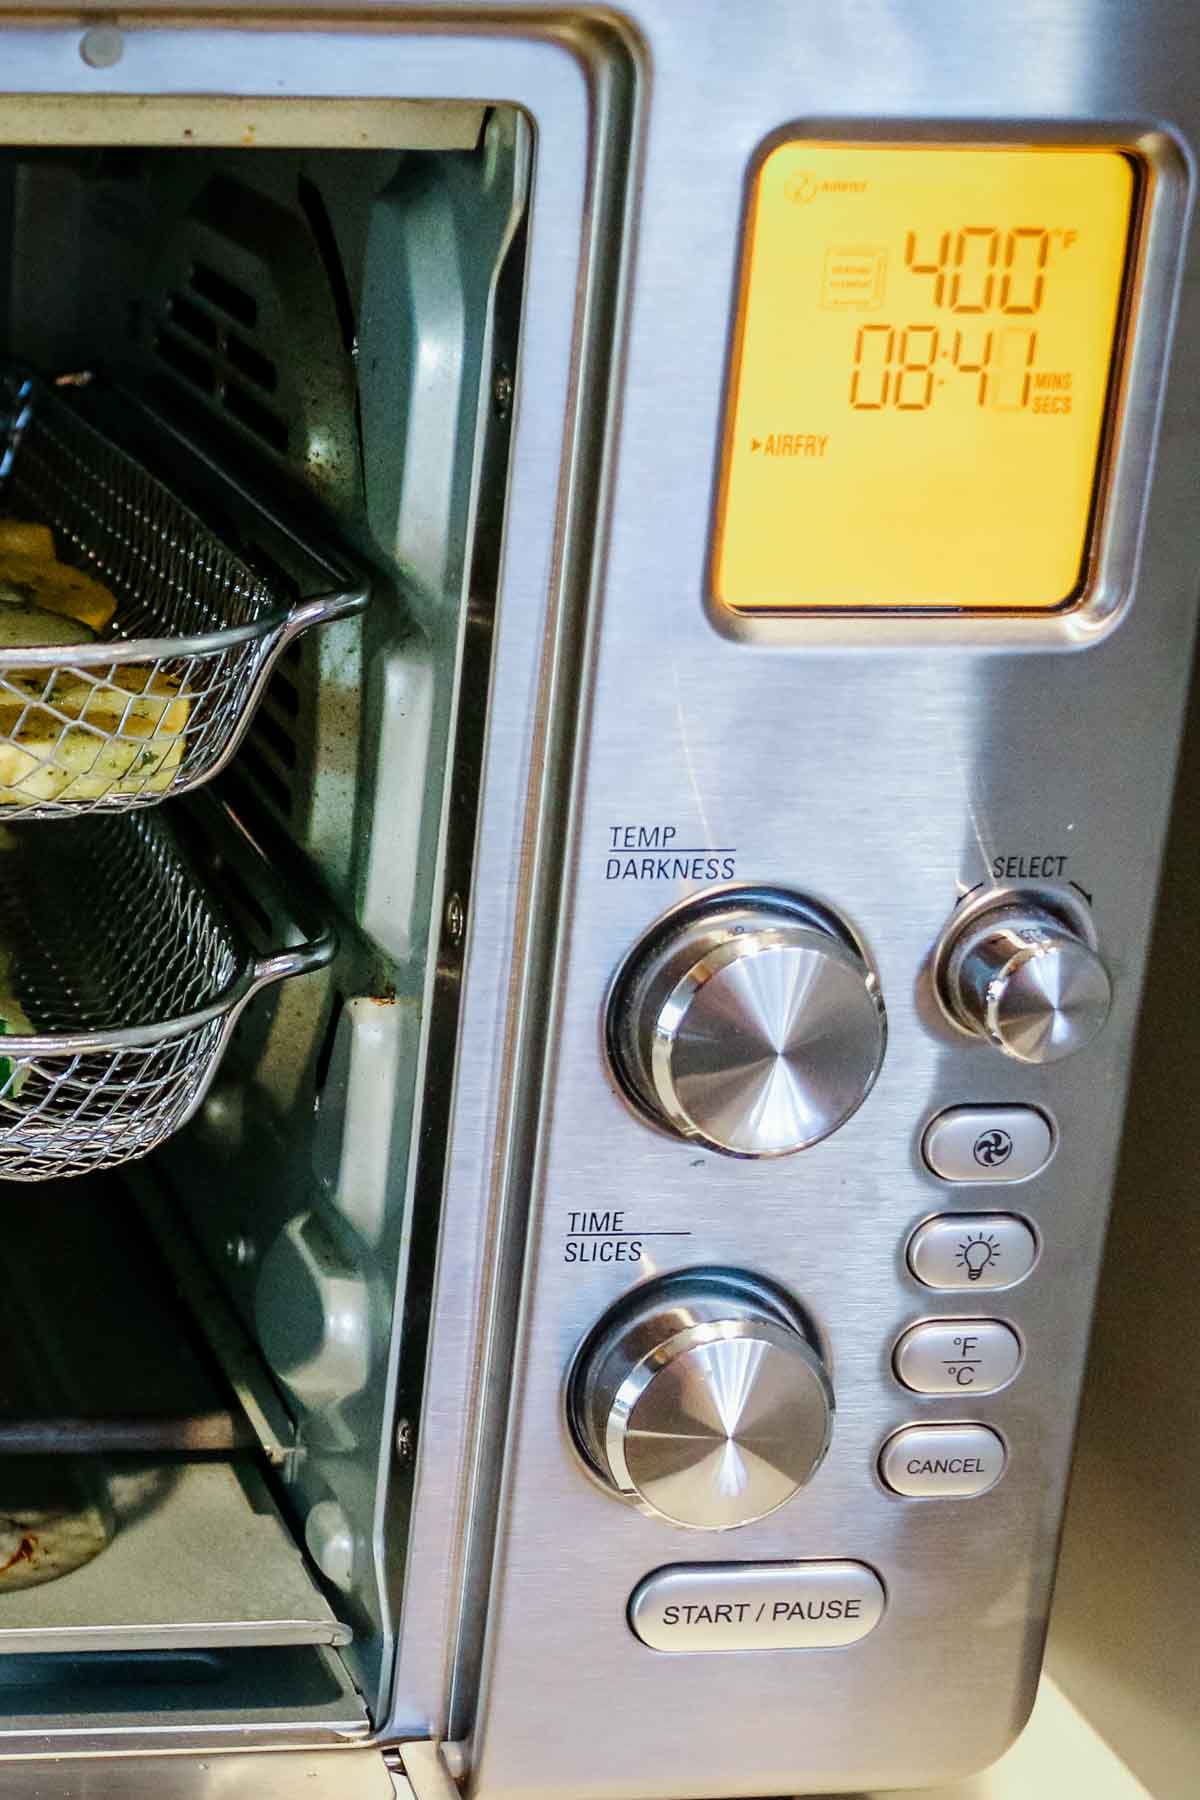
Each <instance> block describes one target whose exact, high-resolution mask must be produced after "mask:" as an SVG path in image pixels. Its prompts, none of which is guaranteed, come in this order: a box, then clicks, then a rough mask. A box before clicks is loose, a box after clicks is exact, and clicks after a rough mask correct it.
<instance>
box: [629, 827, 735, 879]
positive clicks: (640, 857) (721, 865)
mask: <svg viewBox="0 0 1200 1800" xmlns="http://www.w3.org/2000/svg"><path fill="white" fill-rule="evenodd" d="M678 839H679V828H678V826H675V825H610V826H609V828H608V846H607V851H606V855H605V860H604V879H605V880H606V881H732V880H733V878H734V875H735V874H736V872H737V851H736V850H735V849H733V848H732V846H730V845H729V844H717V845H706V844H699V845H697V844H680V843H679V841H678Z"/></svg>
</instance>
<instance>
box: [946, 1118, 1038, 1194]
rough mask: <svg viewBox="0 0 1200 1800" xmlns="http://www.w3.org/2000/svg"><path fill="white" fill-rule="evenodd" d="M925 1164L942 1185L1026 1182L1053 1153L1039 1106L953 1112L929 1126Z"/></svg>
mask: <svg viewBox="0 0 1200 1800" xmlns="http://www.w3.org/2000/svg"><path fill="white" fill-rule="evenodd" d="M921 1147H922V1150H923V1152H924V1155H925V1161H926V1162H927V1163H928V1165H929V1167H930V1168H931V1169H932V1171H933V1173H934V1174H935V1175H939V1176H940V1177H941V1179H942V1180H943V1181H979V1182H982V1181H1027V1180H1028V1179H1029V1177H1030V1176H1031V1175H1036V1174H1037V1172H1038V1170H1039V1169H1044V1168H1045V1166H1046V1164H1047V1163H1048V1162H1049V1160H1050V1153H1051V1151H1052V1150H1053V1148H1054V1134H1053V1132H1052V1131H1051V1129H1050V1122H1049V1120H1048V1119H1047V1118H1046V1116H1045V1114H1044V1113H1041V1112H1039V1111H1038V1109H1037V1107H1036V1106H951V1107H949V1108H948V1109H947V1111H945V1112H943V1113H939V1114H938V1116H937V1118H936V1119H934V1120H933V1122H932V1123H931V1124H930V1125H929V1126H928V1128H927V1130H926V1132H925V1138H924V1141H923V1143H922V1146H921Z"/></svg>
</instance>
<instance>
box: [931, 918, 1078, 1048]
mask: <svg viewBox="0 0 1200 1800" xmlns="http://www.w3.org/2000/svg"><path fill="white" fill-rule="evenodd" d="M944 983H945V986H944V990H943V998H944V1000H945V1003H946V1005H947V1006H948V1008H949V1010H950V1012H951V1014H952V1015H953V1017H954V1018H956V1019H957V1020H958V1022H959V1023H960V1024H961V1025H962V1026H964V1028H965V1029H966V1030H968V1031H974V1032H976V1033H977V1034H978V1035H979V1036H981V1037H983V1038H984V1039H985V1040H986V1041H987V1042H988V1043H989V1044H991V1046H992V1047H993V1049H996V1050H1000V1051H1002V1052H1003V1054H1004V1055H1005V1056H1012V1057H1015V1058H1016V1059H1017V1061H1018V1062H1026V1063H1050V1062H1060V1061H1061V1060H1062V1058H1063V1057H1064V1056H1074V1055H1075V1053H1076V1052H1077V1051H1079V1050H1084V1049H1086V1048H1087V1046H1088V1045H1089V1044H1090V1043H1091V1042H1092V1040H1093V1038H1095V1037H1096V1036H1097V1034H1098V1033H1099V1032H1100V1031H1102V1030H1103V1028H1104V1025H1105V1022H1106V1020H1107V1019H1108V1014H1109V1010H1110V1008H1111V1006H1112V984H1111V982H1110V981H1109V979H1108V971H1107V970H1106V969H1105V967H1104V964H1103V963H1102V962H1101V961H1100V958H1099V956H1098V955H1097V954H1096V952H1095V951H1094V950H1093V949H1092V948H1091V946H1090V945H1088V944H1085V943H1084V942H1083V941H1082V940H1081V939H1080V938H1078V937H1076V936H1075V935H1074V933H1073V932H1071V931H1069V930H1068V929H1067V928H1066V927H1065V926H1064V925H1063V924H1062V923H1061V922H1060V921H1059V920H1058V919H1057V918H1056V917H1055V916H1054V914H1053V913H1051V912H1048V911H1047V910H1046V909H1045V908H1044V907H1039V906H1034V905H1027V906H1000V907H997V908H996V909H995V910H994V911H989V912H985V913H981V914H980V915H979V916H978V917H977V918H975V919H973V920H972V921H971V922H970V924H969V925H968V926H967V927H966V928H965V929H964V930H963V932H962V933H961V935H960V936H959V937H958V938H957V939H956V940H955V942H954V943H953V944H952V946H951V948H950V952H949V955H948V957H947V959H946V966H945V975H944Z"/></svg>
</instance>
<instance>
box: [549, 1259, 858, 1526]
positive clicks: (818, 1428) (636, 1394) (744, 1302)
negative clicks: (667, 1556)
mask: <svg viewBox="0 0 1200 1800" xmlns="http://www.w3.org/2000/svg"><path fill="white" fill-rule="evenodd" d="M568 1417H569V1420H570V1423H571V1426H572V1429H573V1431H574V1433H575V1437H576V1441H577V1443H578V1446H579V1449H580V1451H581V1452H582V1454H583V1455H584V1457H585V1458H586V1459H587V1461H588V1462H589V1464H590V1465H591V1467H592V1469H593V1470H594V1471H595V1473H596V1474H597V1475H599V1477H600V1479H601V1480H602V1481H604V1482H606V1483H607V1484H608V1485H609V1486H610V1487H611V1488H612V1490H613V1491H614V1492H615V1493H616V1494H618V1495H619V1496H620V1497H621V1498H622V1499H623V1500H627V1501H629V1502H631V1503H632V1504H634V1505H638V1506H641V1507H642V1509H643V1510H644V1511H645V1512H647V1513H649V1514H650V1515H651V1516H652V1517H654V1518H657V1519H662V1520H665V1521H666V1522H667V1523H668V1524H671V1525H681V1526H685V1527H690V1528H692V1529H693V1530H703V1531H729V1530H732V1529H734V1528H735V1527H737V1526H741V1525H749V1524H751V1523H752V1522H753V1521H754V1520H755V1519H761V1518H764V1517H765V1516H766V1515H767V1514H768V1513H771V1512H774V1511H775V1509H776V1508H777V1507H780V1506H782V1505H783V1504H784V1503H785V1501H788V1500H790V1499H791V1498H792V1496H793V1494H795V1493H796V1492H797V1490H798V1489H799V1488H801V1487H802V1486H803V1485H804V1483H805V1482H806V1481H811V1480H812V1477H813V1476H814V1474H815V1473H816V1471H817V1469H818V1468H819V1467H820V1465H821V1461H822V1459H823V1457H824V1455H825V1452H826V1451H827V1450H828V1448H829V1434H830V1429H831V1426H832V1420H833V1390H832V1388H831V1387H830V1384H829V1377H828V1375H827V1374H826V1372H825V1369H824V1367H823V1365H822V1363H821V1359H820V1356H819V1355H818V1353H817V1351H816V1349H815V1348H814V1347H813V1345H812V1344H810V1343H809V1342H808V1341H807V1339H806V1337H805V1335H804V1333H803V1330H802V1326H801V1321H800V1319H799V1317H798V1315H797V1314H796V1312H795V1311H794V1310H793V1309H792V1308H791V1307H789V1306H787V1305H786V1303H784V1302H783V1301H782V1299H781V1298H776V1297H775V1296H773V1295H772V1294H771V1293H770V1291H769V1290H768V1289H766V1288H763V1287H761V1286H760V1285H759V1284H757V1283H755V1282H754V1281H753V1280H752V1279H748V1278H746V1277H744V1276H742V1275H740V1274H739V1273H738V1272H737V1271H734V1270H711V1271H707V1272H705V1273H704V1274H698V1275H689V1276H687V1277H683V1278H680V1279H677V1280H675V1281H673V1282H666V1283H663V1284H660V1285H659V1286H657V1287H652V1288H647V1289H643V1290H641V1291H640V1292H638V1293H637V1294H636V1295H635V1296H634V1300H633V1303H632V1304H629V1305H626V1306H624V1307H618V1308H617V1309H616V1310H615V1311H614V1312H612V1313H610V1314H608V1315H607V1316H606V1317H605V1318H604V1319H602V1320H601V1321H600V1322H599V1324H598V1325H597V1327H596V1329H595V1331H594V1332H593V1333H592V1334H591V1336H590V1337H589V1338H588V1340H587V1341H586V1342H585V1343H584V1344H583V1345H582V1346H581V1348H580V1351H579V1355H578V1357H577V1359H576V1362H575V1367H574V1369H573V1370H572V1375H571V1381H570V1387H569V1392H568Z"/></svg>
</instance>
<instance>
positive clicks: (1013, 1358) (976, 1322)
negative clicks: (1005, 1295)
mask: <svg viewBox="0 0 1200 1800" xmlns="http://www.w3.org/2000/svg"><path fill="white" fill-rule="evenodd" d="M892 1366H893V1367H894V1368H895V1371H896V1378H897V1380H899V1381H902V1382H903V1383H904V1385H905V1387H907V1388H911V1389H912V1390H913V1392H914V1394H994V1393H995V1392H996V1391H997V1389H998V1388H1002V1387H1007V1386H1008V1384H1009V1382H1010V1381H1011V1380H1012V1378H1013V1376H1014V1375H1015V1374H1016V1372H1017V1370H1018V1369H1019V1368H1020V1366H1021V1340H1020V1338H1019V1337H1018V1336H1017V1334H1016V1332H1015V1331H1013V1330H1012V1328H1011V1326H1008V1325H1004V1324H1002V1323H1001V1321H1000V1320H999V1319H931V1320H929V1321H928V1322H927V1323H925V1324H923V1325H914V1326H912V1327H911V1328H910V1329H909V1330H908V1331H906V1332H905V1333H904V1335H903V1336H902V1337H901V1339H900V1341H899V1343H898V1344H897V1345H896V1349H895V1353H894V1355H893V1358H892Z"/></svg>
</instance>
